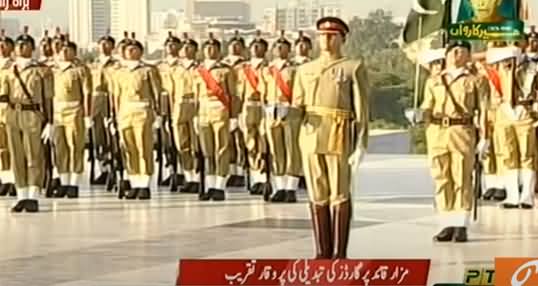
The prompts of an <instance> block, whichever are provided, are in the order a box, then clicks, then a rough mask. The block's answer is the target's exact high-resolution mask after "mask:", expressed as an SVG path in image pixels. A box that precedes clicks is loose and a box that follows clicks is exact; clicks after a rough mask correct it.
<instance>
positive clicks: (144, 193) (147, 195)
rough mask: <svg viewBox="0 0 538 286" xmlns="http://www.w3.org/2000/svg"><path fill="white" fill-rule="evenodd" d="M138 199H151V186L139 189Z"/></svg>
mask: <svg viewBox="0 0 538 286" xmlns="http://www.w3.org/2000/svg"><path fill="white" fill-rule="evenodd" d="M138 199H139V200H150V199H151V191H150V190H149V188H141V189H140V190H139V191H138Z"/></svg>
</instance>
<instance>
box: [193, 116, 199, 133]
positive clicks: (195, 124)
mask: <svg viewBox="0 0 538 286" xmlns="http://www.w3.org/2000/svg"><path fill="white" fill-rule="evenodd" d="M192 121H193V123H194V124H193V125H194V133H196V135H198V134H200V119H199V118H198V116H196V117H194V118H193V119H192Z"/></svg>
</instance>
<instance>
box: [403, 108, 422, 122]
mask: <svg viewBox="0 0 538 286" xmlns="http://www.w3.org/2000/svg"><path fill="white" fill-rule="evenodd" d="M405 118H407V120H409V123H411V125H416V124H418V123H421V122H423V121H424V112H423V111H422V110H421V109H418V108H408V109H406V110H405Z"/></svg>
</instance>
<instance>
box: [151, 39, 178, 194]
mask: <svg viewBox="0 0 538 286" xmlns="http://www.w3.org/2000/svg"><path fill="white" fill-rule="evenodd" d="M164 47H165V51H166V58H165V59H163V60H162V61H160V62H159V63H158V64H157V68H158V69H159V73H160V77H161V79H162V87H163V93H162V108H163V110H162V112H163V113H164V114H166V115H167V116H168V115H170V113H171V109H170V107H171V106H170V105H169V103H170V98H169V96H170V94H171V93H172V91H173V90H174V88H175V87H174V81H173V77H172V75H173V74H174V70H175V69H176V68H177V67H180V66H181V62H180V58H179V51H180V49H181V40H180V39H179V38H178V37H176V36H174V35H173V34H172V32H169V33H168V37H167V38H166V40H165V42H164ZM165 126H166V127H165V128H162V129H161V130H160V132H161V136H162V137H161V138H162V143H163V146H162V148H163V151H164V154H165V156H166V167H167V170H168V173H169V176H168V177H167V178H166V179H165V180H163V182H160V184H161V185H170V189H171V191H172V192H177V190H178V188H179V185H180V184H181V181H183V178H180V176H179V174H178V165H179V164H178V163H177V158H173V157H172V156H175V152H176V151H175V150H176V147H175V146H174V144H173V138H172V136H171V134H170V130H169V129H170V126H169V125H168V124H167V123H165Z"/></svg>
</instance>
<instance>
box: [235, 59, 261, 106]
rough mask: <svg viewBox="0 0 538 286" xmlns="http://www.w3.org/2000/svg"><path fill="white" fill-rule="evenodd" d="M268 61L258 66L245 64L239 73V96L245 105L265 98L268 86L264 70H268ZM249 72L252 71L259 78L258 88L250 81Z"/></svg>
mask: <svg viewBox="0 0 538 286" xmlns="http://www.w3.org/2000/svg"><path fill="white" fill-rule="evenodd" d="M267 66H268V63H267V61H266V60H262V61H260V62H259V63H258V64H257V65H256V66H255V65H253V64H252V63H245V64H244V65H243V66H242V67H241V68H240V69H238V71H237V96H238V97H239V98H240V99H241V102H243V104H246V102H249V101H251V102H259V101H261V100H263V99H264V98H265V94H266V93H267V85H266V82H265V79H264V70H265V69H266V68H267ZM247 70H251V71H252V72H253V74H254V76H255V78H257V82H258V84H257V86H253V85H252V83H251V82H250V81H249V80H248V77H247Z"/></svg>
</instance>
